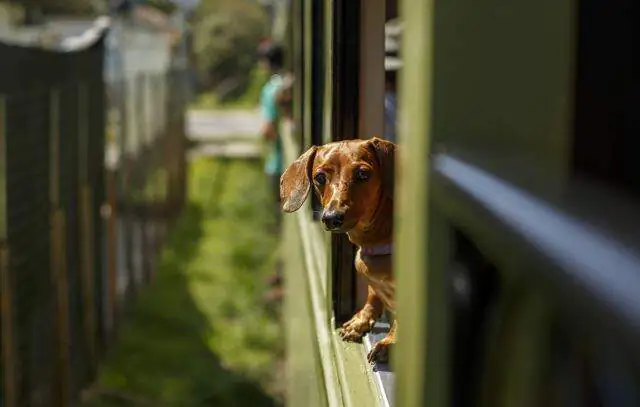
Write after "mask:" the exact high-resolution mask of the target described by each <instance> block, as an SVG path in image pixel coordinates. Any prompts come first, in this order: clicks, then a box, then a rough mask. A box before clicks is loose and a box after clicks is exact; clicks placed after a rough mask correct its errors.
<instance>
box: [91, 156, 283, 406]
mask: <svg viewBox="0 0 640 407" xmlns="http://www.w3.org/2000/svg"><path fill="white" fill-rule="evenodd" d="M266 184H267V183H265V182H264V180H263V173H262V171H261V168H260V166H259V165H257V164H256V163H253V162H249V161H234V160H227V161H225V160H212V159H206V158H203V159H199V160H197V161H195V162H194V163H193V164H192V165H191V168H190V183H189V188H190V190H189V191H190V193H189V196H190V198H189V202H188V206H187V208H186V209H185V212H184V213H183V215H182V216H181V217H180V219H179V220H178V222H177V223H176V225H175V226H174V228H173V230H172V231H171V233H170V237H169V242H168V243H167V247H166V249H165V250H164V253H163V255H162V260H161V267H160V270H159V272H158V275H157V277H156V279H155V280H154V281H153V282H152V283H151V285H149V286H148V287H147V288H145V289H143V290H142V291H141V293H140V296H139V297H138V298H137V300H136V301H135V303H134V304H133V306H132V308H131V309H130V311H129V312H128V313H127V316H126V317H125V319H124V321H123V323H122V325H121V328H120V332H119V338H118V340H117V342H116V343H115V344H114V345H113V347H112V350H111V352H109V354H108V355H107V358H106V361H105V364H104V365H103V367H102V368H101V372H100V374H99V380H98V381H97V383H96V385H94V386H93V388H92V390H90V391H89V392H88V394H89V400H88V401H86V402H85V403H84V404H83V405H82V406H83V407H116V406H131V407H134V406H135V407H137V406H142V405H153V406H154V407H201V406H202V407H204V406H252V407H260V406H274V405H279V404H281V400H280V390H279V389H280V386H281V384H282V382H281V380H282V374H283V372H282V371H281V355H282V352H283V349H282V345H281V344H282V333H281V332H282V329H281V326H280V322H279V319H278V317H277V316H276V314H277V313H276V312H274V311H273V310H268V308H267V306H266V304H265V303H264V301H263V300H262V295H263V293H264V292H265V290H266V286H265V282H264V280H265V277H266V276H267V275H268V274H270V272H271V271H272V270H273V267H274V258H275V251H276V246H277V241H276V238H275V236H274V235H273V234H272V232H269V230H272V229H273V226H274V222H275V219H274V213H273V204H272V203H270V200H269V199H270V198H269V191H268V188H267V186H266Z"/></svg>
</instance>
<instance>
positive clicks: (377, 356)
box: [367, 320, 398, 363]
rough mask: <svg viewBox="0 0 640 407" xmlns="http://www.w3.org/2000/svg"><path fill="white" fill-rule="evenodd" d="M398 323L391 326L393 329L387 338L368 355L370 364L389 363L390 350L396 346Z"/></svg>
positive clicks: (377, 344)
mask: <svg viewBox="0 0 640 407" xmlns="http://www.w3.org/2000/svg"><path fill="white" fill-rule="evenodd" d="M397 325H398V323H397V322H396V321H395V320H394V321H393V324H392V325H391V329H390V330H389V333H388V334H387V336H385V337H384V338H383V339H381V340H380V342H378V343H376V344H375V345H374V346H373V348H371V351H369V354H368V355H367V360H368V361H369V363H373V362H388V361H389V350H390V348H391V347H392V346H393V345H395V344H396V327H397Z"/></svg>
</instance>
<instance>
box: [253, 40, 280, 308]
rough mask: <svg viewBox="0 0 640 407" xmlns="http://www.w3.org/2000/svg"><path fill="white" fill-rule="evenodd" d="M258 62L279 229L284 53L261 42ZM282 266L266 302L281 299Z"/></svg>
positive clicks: (262, 129) (273, 277) (269, 173)
mask: <svg viewBox="0 0 640 407" xmlns="http://www.w3.org/2000/svg"><path fill="white" fill-rule="evenodd" d="M258 58H259V62H260V65H261V67H262V69H265V70H266V71H267V72H268V74H269V75H270V78H269V80H268V81H267V83H266V84H265V85H264V86H263V87H262V91H261V92H260V115H261V117H262V124H261V126H260V136H261V137H262V138H263V140H265V143H266V147H267V151H266V157H265V163H264V172H265V173H266V175H267V177H268V179H269V183H270V188H271V192H272V194H273V199H274V202H275V204H276V205H275V208H274V209H275V211H276V220H277V227H278V229H280V215H281V214H280V175H281V174H282V172H283V171H284V169H283V168H282V167H283V157H282V155H283V152H282V140H281V139H280V133H279V122H280V116H281V114H280V113H281V112H280V109H279V106H278V99H279V92H280V90H281V88H282V85H283V82H284V72H283V70H284V50H283V49H282V47H280V46H279V45H277V44H274V43H271V42H265V43H263V44H261V45H260V47H259V48H258ZM281 268H282V264H281V263H280V262H278V264H277V265H276V270H275V271H274V273H273V274H272V275H271V276H270V277H269V279H268V283H269V285H271V289H270V290H269V292H267V293H266V295H265V296H266V299H267V300H271V301H280V300H282V297H283V295H284V291H283V286H282V271H281Z"/></svg>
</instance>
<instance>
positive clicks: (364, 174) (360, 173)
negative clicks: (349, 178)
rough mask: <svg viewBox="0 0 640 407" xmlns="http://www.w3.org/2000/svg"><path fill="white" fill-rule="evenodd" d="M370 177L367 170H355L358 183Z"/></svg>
mask: <svg viewBox="0 0 640 407" xmlns="http://www.w3.org/2000/svg"><path fill="white" fill-rule="evenodd" d="M370 176H371V173H370V172H369V171H368V170H365V169H364V168H358V169H357V170H356V179H357V180H358V181H366V180H368V179H369V177H370Z"/></svg>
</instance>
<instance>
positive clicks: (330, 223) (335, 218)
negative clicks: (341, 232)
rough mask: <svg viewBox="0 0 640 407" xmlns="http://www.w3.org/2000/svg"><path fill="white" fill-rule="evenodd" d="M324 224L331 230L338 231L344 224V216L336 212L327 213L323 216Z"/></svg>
mask: <svg viewBox="0 0 640 407" xmlns="http://www.w3.org/2000/svg"><path fill="white" fill-rule="evenodd" d="M322 222H323V223H324V224H325V225H326V226H327V228H328V229H329V230H335V229H338V228H340V226H342V224H343V223H344V214H343V213H340V212H335V211H331V212H325V213H323V214H322Z"/></svg>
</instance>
